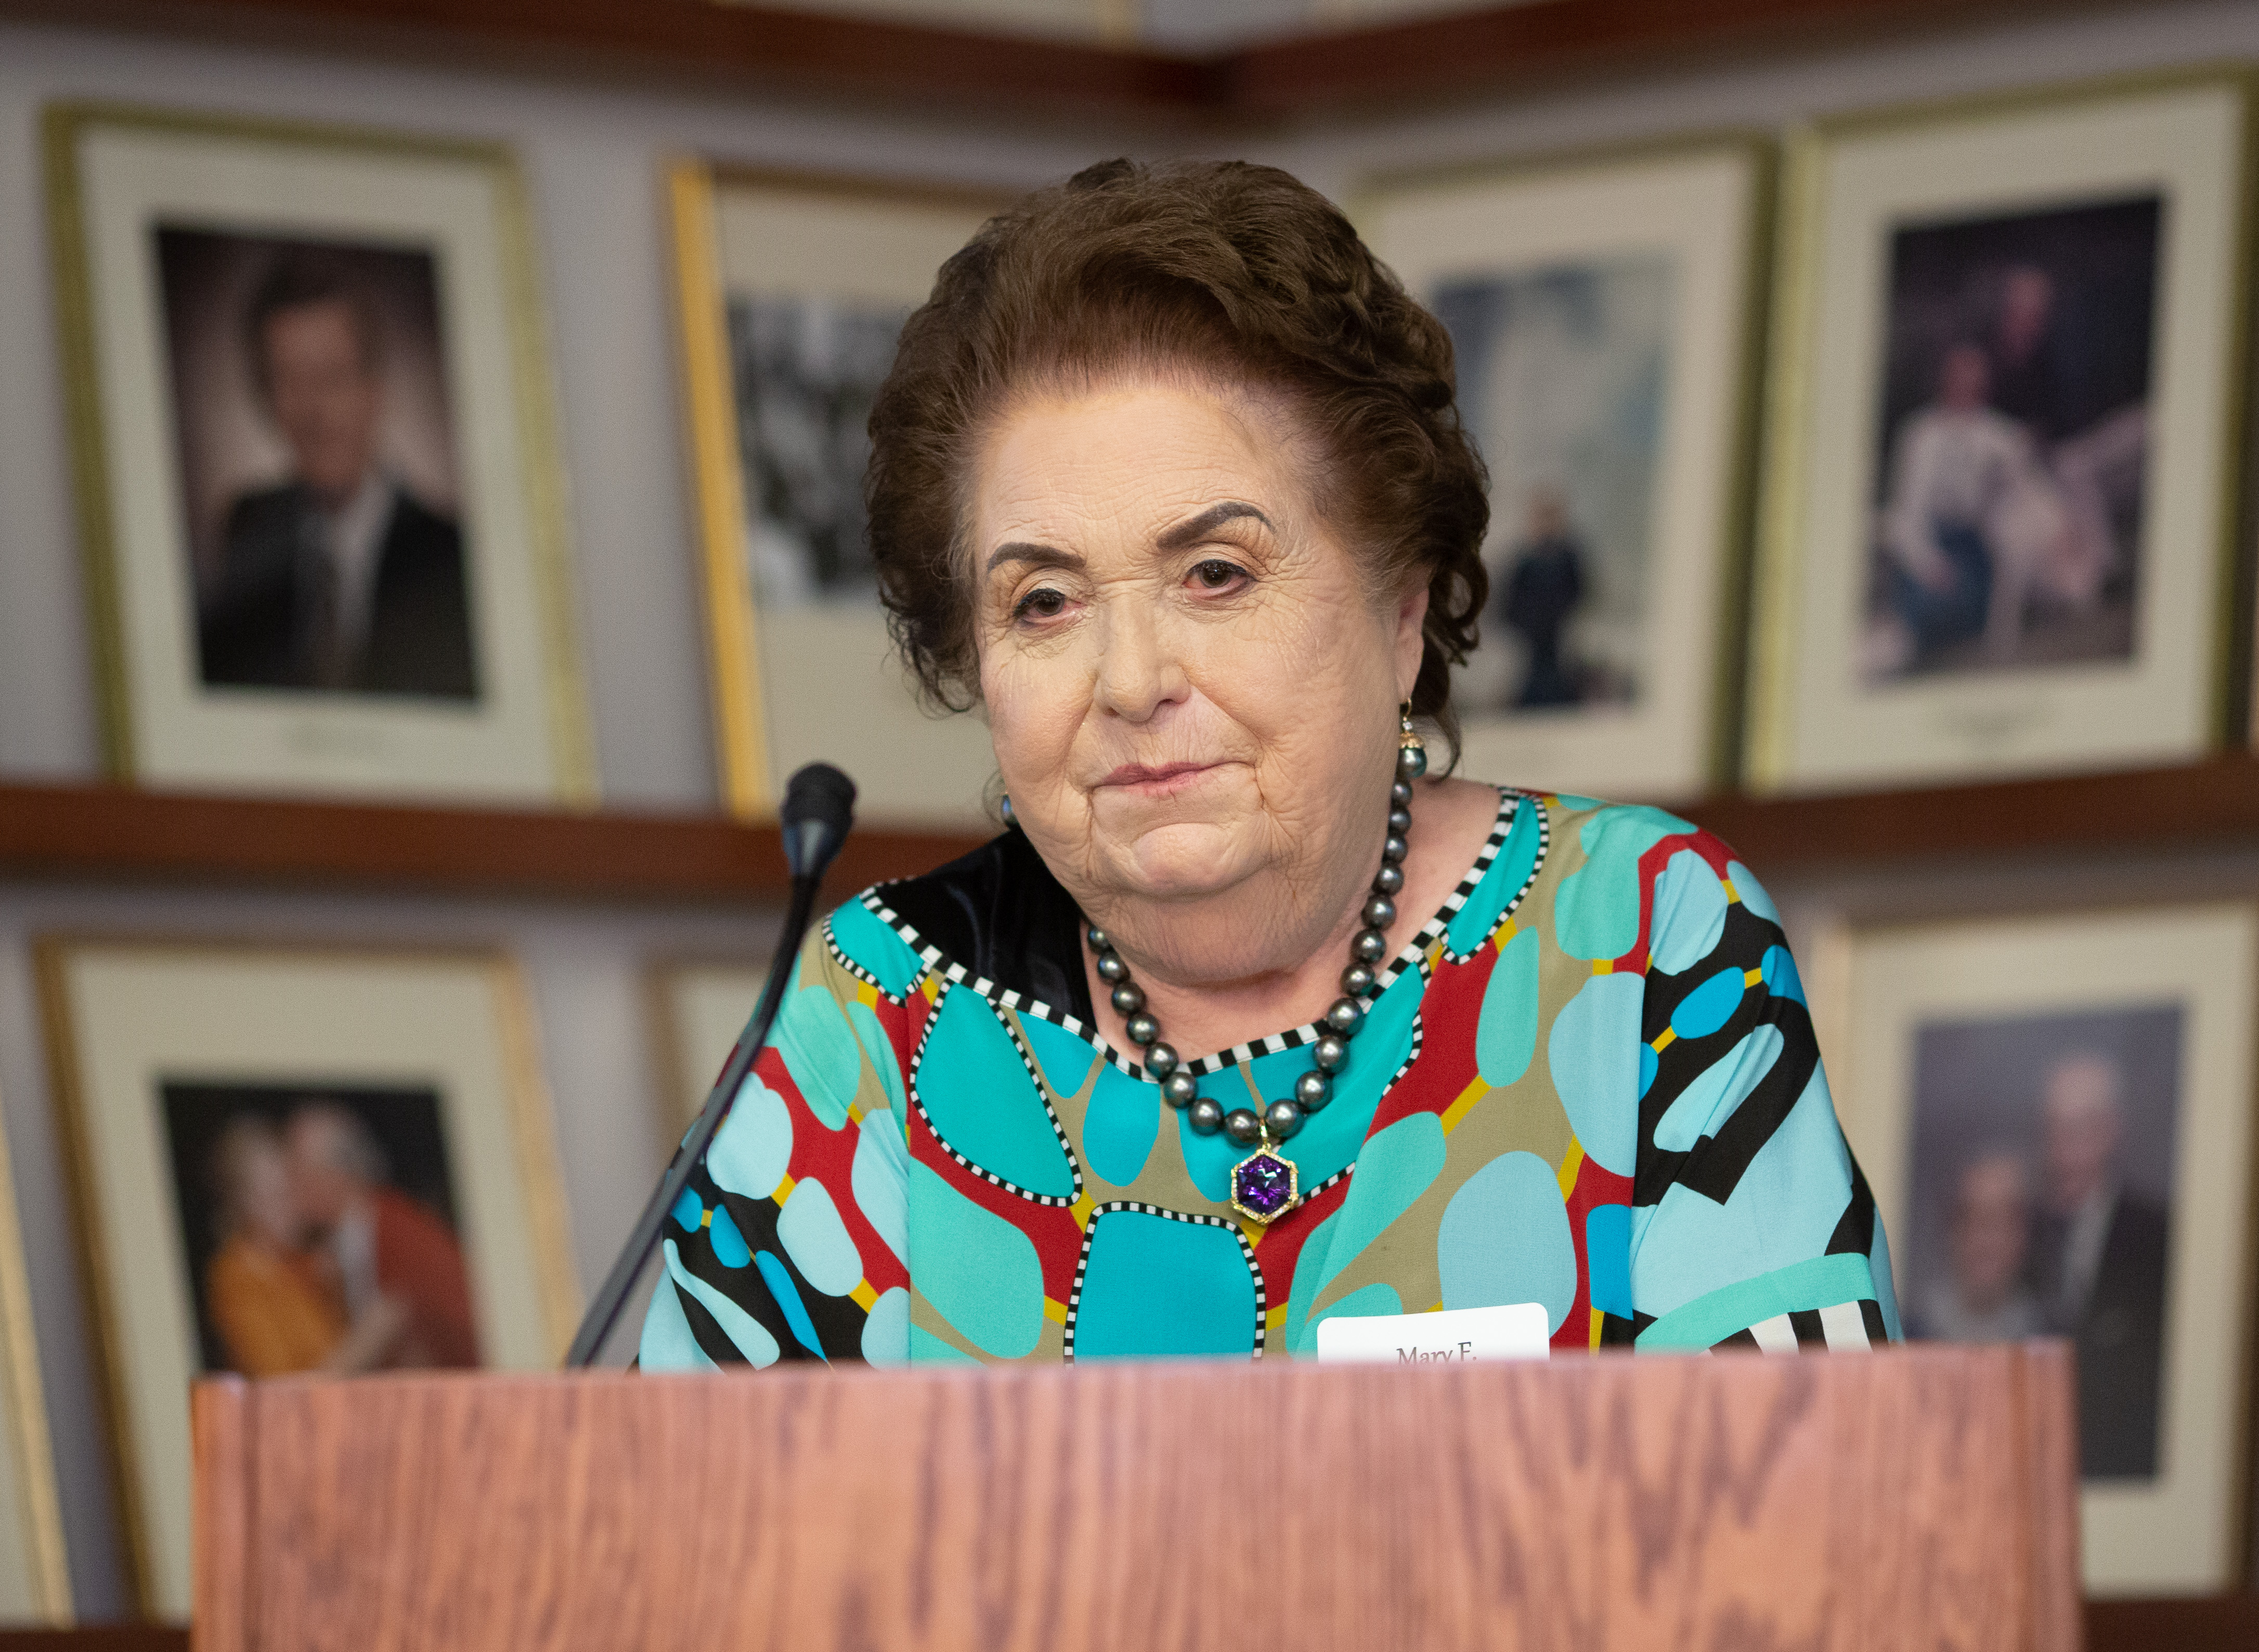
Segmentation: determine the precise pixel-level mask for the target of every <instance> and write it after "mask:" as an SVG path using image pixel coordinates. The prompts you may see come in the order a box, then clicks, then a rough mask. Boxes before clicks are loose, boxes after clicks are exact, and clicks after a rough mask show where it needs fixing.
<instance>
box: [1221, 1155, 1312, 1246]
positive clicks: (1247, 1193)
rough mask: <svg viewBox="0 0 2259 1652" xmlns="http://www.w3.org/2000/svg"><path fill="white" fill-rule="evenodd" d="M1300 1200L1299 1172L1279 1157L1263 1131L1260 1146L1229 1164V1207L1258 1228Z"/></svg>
mask: <svg viewBox="0 0 2259 1652" xmlns="http://www.w3.org/2000/svg"><path fill="white" fill-rule="evenodd" d="M1301 1202H1302V1180H1301V1172H1300V1171H1297V1170H1296V1169H1295V1168H1294V1161H1293V1159H1291V1158H1286V1157H1281V1156H1280V1154H1279V1151H1278V1150H1276V1149H1275V1148H1273V1147H1272V1145H1271V1138H1270V1136H1268V1135H1267V1134H1266V1135H1265V1136H1264V1139H1263V1145H1262V1146H1260V1147H1258V1148H1257V1149H1256V1150H1255V1151H1253V1152H1252V1153H1251V1154H1249V1155H1248V1156H1247V1157H1245V1158H1243V1159H1241V1160H1240V1161H1239V1163H1238V1164H1234V1165H1233V1166H1232V1167H1231V1207H1232V1208H1233V1209H1234V1210H1236V1211H1237V1212H1238V1213H1239V1214H1241V1215H1242V1216H1244V1217H1245V1218H1246V1219H1247V1220H1248V1221H1251V1222H1254V1223H1256V1224H1257V1225H1258V1227H1260V1226H1266V1225H1268V1224H1269V1223H1271V1222H1272V1221H1276V1220H1277V1219H1278V1218H1279V1217H1280V1216H1283V1215H1285V1214H1286V1213H1287V1212H1288V1211H1290V1210H1292V1209H1293V1208H1294V1207H1295V1206H1297V1205H1299V1204H1301Z"/></svg>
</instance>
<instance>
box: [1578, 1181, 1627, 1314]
mask: <svg viewBox="0 0 2259 1652" xmlns="http://www.w3.org/2000/svg"><path fill="white" fill-rule="evenodd" d="M1585 1271H1586V1283H1587V1285H1588V1286H1589V1289H1588V1291H1587V1292H1586V1294H1587V1296H1588V1297H1589V1298H1590V1300H1591V1302H1592V1306H1593V1307H1596V1308H1599V1309H1600V1311H1601V1312H1603V1313H1606V1314H1615V1315H1617V1316H1618V1317H1619V1318H1621V1319H1627V1320H1628V1319H1629V1318H1630V1317H1631V1207H1630V1206H1628V1205H1595V1206H1593V1207H1592V1208H1591V1209H1590V1210H1588V1211H1586V1213H1585Z"/></svg>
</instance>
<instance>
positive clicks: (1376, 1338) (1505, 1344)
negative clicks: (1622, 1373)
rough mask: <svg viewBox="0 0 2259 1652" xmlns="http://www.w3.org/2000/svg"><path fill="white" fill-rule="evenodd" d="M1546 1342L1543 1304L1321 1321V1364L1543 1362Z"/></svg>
mask: <svg viewBox="0 0 2259 1652" xmlns="http://www.w3.org/2000/svg"><path fill="white" fill-rule="evenodd" d="M1548 1340H1549V1338H1548V1336H1547V1333H1546V1323H1545V1305H1544V1304H1543V1302H1511V1303H1508V1304H1507V1306H1505V1307H1479V1308H1450V1309H1446V1310H1444V1311H1443V1312H1441V1313H1436V1314H1372V1315H1371V1316H1369V1317H1365V1318H1343V1319H1333V1320H1320V1321H1318V1363H1319V1364H1324V1365H1336V1364H1341V1365H1460V1364H1469V1363H1472V1362H1473V1361H1477V1360H1485V1359H1543V1358H1545V1357H1547V1355H1548V1352H1549V1350H1548V1349H1547V1346H1546V1344H1547V1342H1548Z"/></svg>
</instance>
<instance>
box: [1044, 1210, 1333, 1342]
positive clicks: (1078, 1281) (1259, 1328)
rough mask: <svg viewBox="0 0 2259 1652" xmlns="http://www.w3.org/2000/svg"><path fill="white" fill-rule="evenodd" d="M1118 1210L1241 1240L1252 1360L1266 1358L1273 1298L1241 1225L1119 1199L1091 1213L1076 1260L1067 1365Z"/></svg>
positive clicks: (1069, 1296)
mask: <svg viewBox="0 0 2259 1652" xmlns="http://www.w3.org/2000/svg"><path fill="white" fill-rule="evenodd" d="M1346 1173H1347V1172H1343V1174H1346ZM1339 1179H1340V1178H1339V1177H1335V1178H1331V1179H1330V1180H1329V1181H1328V1182H1327V1184H1326V1185H1327V1186H1332V1185H1333V1182H1334V1181H1337V1180H1339ZM1117 1210H1131V1211H1136V1212H1137V1214H1139V1215H1143V1216H1160V1217H1163V1218H1165V1219H1166V1220H1167V1221H1189V1222H1192V1223H1194V1224H1195V1225H1196V1226H1199V1227H1203V1228H1222V1229H1223V1230H1224V1231H1225V1232H1226V1233H1229V1235H1231V1236H1232V1237H1233V1238H1234V1239H1235V1240H1236V1241H1238V1243H1239V1254H1240V1256H1241V1257H1242V1258H1243V1259H1244V1261H1245V1262H1246V1264H1247V1271H1248V1274H1249V1275H1250V1277H1251V1278H1253V1279H1254V1281H1255V1343H1254V1351H1253V1352H1252V1353H1251V1355H1249V1356H1248V1357H1249V1358H1251V1359H1260V1358H1262V1357H1263V1336H1264V1328H1265V1321H1266V1319H1267V1318H1268V1317H1269V1314H1270V1307H1269V1299H1268V1298H1267V1296H1266V1295H1265V1291H1264V1285H1263V1264H1260V1263H1258V1261H1256V1259H1255V1247H1254V1246H1252V1245H1251V1244H1249V1243H1247V1235H1245V1234H1244V1233H1243V1232H1241V1231H1240V1228H1239V1224H1238V1223H1237V1222H1236V1221H1225V1220H1224V1219H1223V1218H1222V1217H1221V1216H1199V1215H1192V1214H1187V1213H1186V1212H1184V1211H1181V1210H1166V1209H1164V1208H1163V1207H1160V1206H1158V1205H1148V1204H1144V1203H1142V1202H1140V1201H1139V1200H1135V1199H1115V1200H1108V1201H1107V1202H1106V1203H1105V1204H1103V1205H1100V1206H1097V1207H1094V1209H1093V1210H1092V1211H1091V1213H1090V1225H1089V1226H1088V1227H1087V1228H1084V1229H1083V1234H1082V1254H1081V1255H1080V1256H1078V1257H1076V1258H1075V1259H1074V1288H1073V1289H1072V1291H1071V1292H1068V1293H1067V1299H1066V1327H1065V1337H1064V1338H1063V1339H1062V1342H1063V1345H1064V1349H1065V1361H1066V1363H1067V1364H1070V1365H1072V1364H1074V1324H1075V1321H1076V1320H1077V1319H1078V1318H1079V1317H1080V1315H1081V1313H1082V1279H1083V1275H1084V1274H1085V1273H1087V1272H1088V1271H1089V1269H1090V1244H1091V1241H1092V1240H1094V1239H1095V1238H1096V1237H1097V1236H1098V1221H1099V1218H1100V1217H1101V1216H1105V1215H1108V1214H1111V1213H1112V1212H1114V1211H1117Z"/></svg>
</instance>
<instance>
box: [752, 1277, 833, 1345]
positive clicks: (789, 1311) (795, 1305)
mask: <svg viewBox="0 0 2259 1652" xmlns="http://www.w3.org/2000/svg"><path fill="white" fill-rule="evenodd" d="M753 1266H755V1267H756V1268H758V1269H759V1270H760V1274H761V1283H762V1284H764V1285H767V1286H768V1288H769V1294H770V1295H771V1296H773V1297H774V1298H775V1299H776V1305H777V1307H778V1308H779V1309H780V1310H781V1311H782V1312H783V1314H784V1322H785V1324H786V1325H787V1327H789V1328H791V1331H792V1335H793V1340H794V1341H795V1342H798V1343H799V1344H800V1345H801V1346H802V1348H804V1349H807V1350H808V1351H809V1353H811V1354H813V1355H815V1356H816V1358H818V1359H821V1360H823V1361H824V1363H825V1364H830V1359H829V1358H828V1356H826V1355H825V1354H824V1351H823V1338H822V1337H820V1336H818V1335H816V1321H813V1320H811V1319H809V1317H808V1304H806V1303H805V1302H803V1301H802V1300H800V1287H799V1286H798V1285H795V1284H794V1283H793V1282H792V1275H791V1274H789V1273H787V1272H786V1271H785V1265H784V1264H783V1263H781V1262H780V1261H778V1260H777V1258H776V1257H774V1256H773V1254H771V1253H770V1252H768V1251H766V1250H757V1251H755V1252H754V1253H753Z"/></svg>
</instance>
